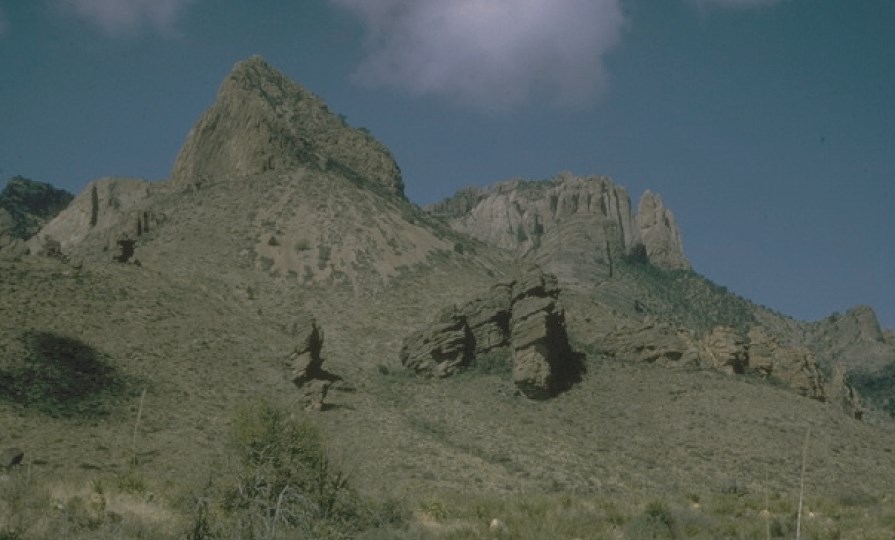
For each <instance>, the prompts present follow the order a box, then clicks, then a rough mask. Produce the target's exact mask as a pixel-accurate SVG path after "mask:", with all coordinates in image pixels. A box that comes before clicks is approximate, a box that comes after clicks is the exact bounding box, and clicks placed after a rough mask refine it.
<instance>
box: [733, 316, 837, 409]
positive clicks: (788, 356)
mask: <svg viewBox="0 0 895 540" xmlns="http://www.w3.org/2000/svg"><path fill="white" fill-rule="evenodd" d="M748 343H749V367H750V368H752V369H754V370H755V371H756V372H757V373H758V374H759V375H761V376H763V377H769V376H771V375H773V376H774V377H775V378H777V379H779V380H781V381H783V382H784V383H786V384H787V385H789V386H790V387H792V388H793V389H794V390H795V391H796V392H798V393H799V394H801V395H803V396H806V397H810V398H813V399H817V400H820V401H824V400H825V399H826V392H825V391H824V378H823V374H822V373H821V370H820V366H819V364H818V362H817V360H816V359H815V357H814V355H813V354H812V353H811V351H810V350H808V349H807V348H805V347H785V346H782V345H780V344H779V343H778V342H777V341H776V340H775V339H774V338H773V337H771V336H770V335H769V334H768V332H767V331H766V330H765V329H764V328H762V327H761V326H755V327H752V328H751V329H750V330H749V334H748Z"/></svg>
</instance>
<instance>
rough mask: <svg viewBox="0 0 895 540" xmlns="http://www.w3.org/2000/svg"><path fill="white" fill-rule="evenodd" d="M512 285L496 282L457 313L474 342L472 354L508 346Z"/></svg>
mask: <svg viewBox="0 0 895 540" xmlns="http://www.w3.org/2000/svg"><path fill="white" fill-rule="evenodd" d="M512 294H513V285H512V283H498V284H497V285H495V286H494V287H492V288H491V290H490V291H488V294H486V295H484V296H483V297H481V298H476V299H475V300H471V301H469V302H467V303H466V305H464V306H463V307H462V308H461V312H462V313H464V314H465V315H466V323H467V325H468V326H469V330H470V331H471V332H472V337H473V339H474V340H475V354H477V355H478V354H484V353H487V352H488V351H491V350H493V349H496V348H499V347H506V346H507V345H509V344H510V313H511V311H512V306H513V299H512Z"/></svg>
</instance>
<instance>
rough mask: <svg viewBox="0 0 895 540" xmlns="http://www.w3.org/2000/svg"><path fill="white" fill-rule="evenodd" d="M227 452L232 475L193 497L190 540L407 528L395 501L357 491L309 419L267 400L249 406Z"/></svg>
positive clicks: (236, 417) (234, 423) (235, 424)
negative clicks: (363, 495) (375, 501)
mask: <svg viewBox="0 0 895 540" xmlns="http://www.w3.org/2000/svg"><path fill="white" fill-rule="evenodd" d="M228 445H229V448H230V453H231V455H232V460H231V465H232V468H231V471H230V474H229V475H226V476H224V477H223V478H222V479H220V481H219V482H218V485H217V486H215V485H211V484H209V486H208V487H206V489H205V491H204V492H203V493H202V494H201V495H199V496H193V497H191V504H192V506H191V507H190V508H188V509H187V510H188V511H189V513H190V514H192V518H191V520H190V521H191V522H190V523H189V524H188V526H187V531H186V532H185V534H186V536H187V537H189V538H219V537H222V536H223V537H227V538H229V537H231V536H232V535H234V534H235V535H236V537H238V538H245V539H255V538H266V539H273V538H281V537H287V538H292V537H294V536H295V535H296V534H298V535H300V537H302V538H304V537H310V538H320V537H322V538H331V537H332V538H342V537H350V536H352V535H355V534H357V533H358V532H360V531H362V530H365V529H372V528H376V527H385V526H388V527H394V526H401V525H402V523H403V522H404V521H406V516H404V515H403V514H402V513H401V512H399V511H397V510H396V509H395V508H397V507H396V506H395V505H394V503H393V502H390V501H385V502H383V503H379V504H372V503H369V502H368V501H365V500H364V499H362V498H361V497H360V496H358V495H357V494H356V493H355V492H354V490H352V489H351V488H350V486H349V485H348V480H347V477H346V476H345V475H344V474H343V473H341V472H340V471H339V470H338V469H337V468H336V467H334V466H333V465H332V463H331V461H330V459H329V457H328V455H327V452H326V448H325V445H324V443H323V439H322V437H321V434H320V432H319V430H318V429H317V427H316V425H315V424H314V423H313V422H311V421H310V420H309V419H308V418H307V417H305V416H303V415H294V414H289V413H287V412H286V411H285V410H283V409H281V408H278V407H276V406H274V405H272V404H271V403H269V402H267V401H257V402H253V403H250V404H247V405H243V406H241V407H239V408H237V410H236V411H235V413H234V414H233V416H232V419H231V433H230V437H229V442H228Z"/></svg>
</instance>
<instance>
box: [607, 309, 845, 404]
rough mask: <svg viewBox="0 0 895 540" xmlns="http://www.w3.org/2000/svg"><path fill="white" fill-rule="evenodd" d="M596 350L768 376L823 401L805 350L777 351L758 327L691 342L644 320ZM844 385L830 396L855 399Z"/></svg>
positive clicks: (724, 330)
mask: <svg viewBox="0 0 895 540" xmlns="http://www.w3.org/2000/svg"><path fill="white" fill-rule="evenodd" d="M601 347H602V348H604V349H605V350H606V351H607V352H608V353H609V354H611V355H613V356H615V357H617V358H621V359H625V360H632V361H639V362H649V363H656V364H659V365H664V366H668V367H696V366H701V367H703V368H706V369H716V370H719V371H723V372H725V373H728V374H731V375H742V374H746V373H753V374H755V375H758V376H759V377H763V378H768V377H772V376H773V378H774V379H776V380H778V381H780V382H782V383H784V384H786V385H787V386H789V387H791V388H792V389H793V390H795V391H796V392H798V393H799V394H801V395H803V396H806V397H810V398H813V399H817V400H819V401H824V400H825V399H826V398H827V392H826V391H825V386H824V376H823V374H822V372H821V369H820V366H819V364H818V362H817V360H816V359H815V357H814V355H813V354H812V353H811V351H810V350H808V349H807V348H805V347H793V346H782V345H780V344H779V343H778V342H777V341H776V340H775V339H774V338H773V337H771V335H770V334H769V333H768V332H767V330H765V329H764V328H763V327H761V326H754V327H752V328H751V329H750V330H749V332H748V334H745V335H744V334H743V333H741V332H740V331H739V330H737V329H735V328H732V327H729V326H716V327H715V328H713V329H712V331H711V332H709V333H708V334H707V335H705V336H704V337H702V338H701V339H697V338H696V337H695V335H694V334H693V333H692V332H690V331H688V330H685V329H682V328H676V327H674V326H672V325H670V324H667V323H662V322H657V321H654V320H652V319H648V320H647V321H646V322H644V323H643V324H642V325H640V326H629V327H624V328H620V329H617V330H615V331H613V332H610V333H609V334H608V335H606V336H605V338H604V339H603V341H602V343H601ZM849 384H850V383H849V382H848V381H846V380H845V379H843V380H842V381H841V384H840V385H839V387H837V388H838V389H837V390H836V391H837V392H841V393H842V394H843V395H852V394H854V395H857V394H856V393H855V391H854V389H853V388H852V387H850V386H848V385H849ZM834 386H835V385H834ZM843 399H851V398H843ZM856 403H857V402H856ZM845 408H846V409H848V407H845ZM858 408H860V404H857V405H854V406H853V407H852V408H851V409H848V410H849V411H850V412H849V414H852V412H853V411H854V410H857V409H858Z"/></svg>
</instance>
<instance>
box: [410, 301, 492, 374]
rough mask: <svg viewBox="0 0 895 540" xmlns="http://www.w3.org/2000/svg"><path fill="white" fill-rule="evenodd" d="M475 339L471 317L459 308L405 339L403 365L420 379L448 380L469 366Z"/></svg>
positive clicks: (443, 311) (451, 307)
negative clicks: (448, 377) (470, 324)
mask: <svg viewBox="0 0 895 540" xmlns="http://www.w3.org/2000/svg"><path fill="white" fill-rule="evenodd" d="M474 354H475V338H474V336H473V334H472V331H471V330H470V329H469V324H468V322H467V317H466V315H464V314H463V313H462V312H461V311H460V310H459V309H458V308H457V306H450V307H449V308H447V309H444V310H442V311H441V313H439V314H438V315H437V316H436V318H435V321H433V322H432V324H430V325H429V326H428V327H426V328H423V329H422V330H419V331H417V332H414V333H413V334H411V335H410V336H408V337H407V338H405V339H404V342H403V344H402V346H401V353H400V358H401V364H403V365H404V367H406V368H407V369H409V370H411V371H413V372H414V373H417V374H419V375H425V376H429V377H433V376H434V377H447V376H450V375H453V374H454V373H457V372H458V371H460V370H461V369H462V368H464V367H465V366H467V365H469V363H470V362H471V361H472V358H473V356H474Z"/></svg>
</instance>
